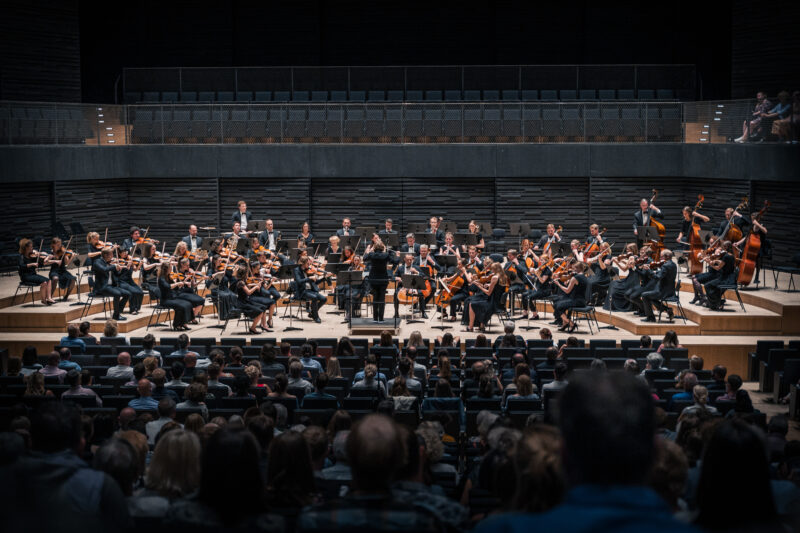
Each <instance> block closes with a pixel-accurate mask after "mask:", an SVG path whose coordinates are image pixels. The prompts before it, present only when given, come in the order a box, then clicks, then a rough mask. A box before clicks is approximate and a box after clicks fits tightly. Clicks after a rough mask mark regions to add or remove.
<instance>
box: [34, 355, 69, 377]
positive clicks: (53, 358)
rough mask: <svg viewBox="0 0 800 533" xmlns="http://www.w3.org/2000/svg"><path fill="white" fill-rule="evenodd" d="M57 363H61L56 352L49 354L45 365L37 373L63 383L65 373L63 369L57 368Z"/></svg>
mask: <svg viewBox="0 0 800 533" xmlns="http://www.w3.org/2000/svg"><path fill="white" fill-rule="evenodd" d="M59 363H61V356H60V355H59V353H58V352H55V351H54V352H50V355H48V356H47V365H46V366H45V367H44V368H42V369H40V370H39V373H40V374H42V375H43V376H45V377H48V376H54V377H55V378H57V379H58V382H59V383H63V382H64V376H66V375H67V371H66V370H64V369H63V368H59Z"/></svg>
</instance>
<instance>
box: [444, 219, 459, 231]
mask: <svg viewBox="0 0 800 533" xmlns="http://www.w3.org/2000/svg"><path fill="white" fill-rule="evenodd" d="M444 231H445V233H446V232H448V231H449V232H450V233H455V232H457V231H458V224H456V223H455V221H454V220H448V221H447V222H445V223H444Z"/></svg>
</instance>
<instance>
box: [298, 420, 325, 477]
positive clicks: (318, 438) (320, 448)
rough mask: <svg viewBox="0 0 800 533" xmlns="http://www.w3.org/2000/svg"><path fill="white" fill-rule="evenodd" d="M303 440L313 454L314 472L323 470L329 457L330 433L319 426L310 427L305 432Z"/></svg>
mask: <svg viewBox="0 0 800 533" xmlns="http://www.w3.org/2000/svg"><path fill="white" fill-rule="evenodd" d="M303 439H305V441H306V444H308V449H309V451H310V452H311V462H312V464H313V467H314V470H322V468H323V467H324V466H325V458H326V457H328V432H327V431H325V430H324V429H323V428H321V427H319V426H308V427H307V428H306V429H305V430H303Z"/></svg>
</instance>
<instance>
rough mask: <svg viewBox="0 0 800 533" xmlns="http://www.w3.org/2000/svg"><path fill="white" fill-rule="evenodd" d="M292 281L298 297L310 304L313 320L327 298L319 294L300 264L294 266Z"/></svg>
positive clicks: (315, 285) (317, 317)
mask: <svg viewBox="0 0 800 533" xmlns="http://www.w3.org/2000/svg"><path fill="white" fill-rule="evenodd" d="M294 283H295V290H296V291H297V297H298V299H300V300H308V302H309V305H310V306H311V318H313V319H315V320H316V319H319V308H320V307H322V306H323V305H324V304H325V302H326V301H327V300H328V299H327V298H326V297H325V296H323V295H322V294H320V292H319V287H317V284H316V283H314V281H313V280H311V279H309V277H308V276H307V275H306V273H305V272H304V271H303V268H302V267H301V266H300V265H297V266H296V267H295V268H294Z"/></svg>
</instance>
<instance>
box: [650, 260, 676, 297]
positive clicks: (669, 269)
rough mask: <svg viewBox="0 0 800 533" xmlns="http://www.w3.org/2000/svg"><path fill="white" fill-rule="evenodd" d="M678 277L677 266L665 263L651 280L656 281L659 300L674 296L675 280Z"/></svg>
mask: <svg viewBox="0 0 800 533" xmlns="http://www.w3.org/2000/svg"><path fill="white" fill-rule="evenodd" d="M677 275H678V265H676V264H675V263H673V262H672V261H670V262H668V263H665V264H664V265H663V266H662V267H661V268H659V269H658V271H657V272H655V273H654V274H653V278H654V279H656V280H658V296H659V298H661V299H664V298H669V297H671V296H675V278H676V277H677Z"/></svg>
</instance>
